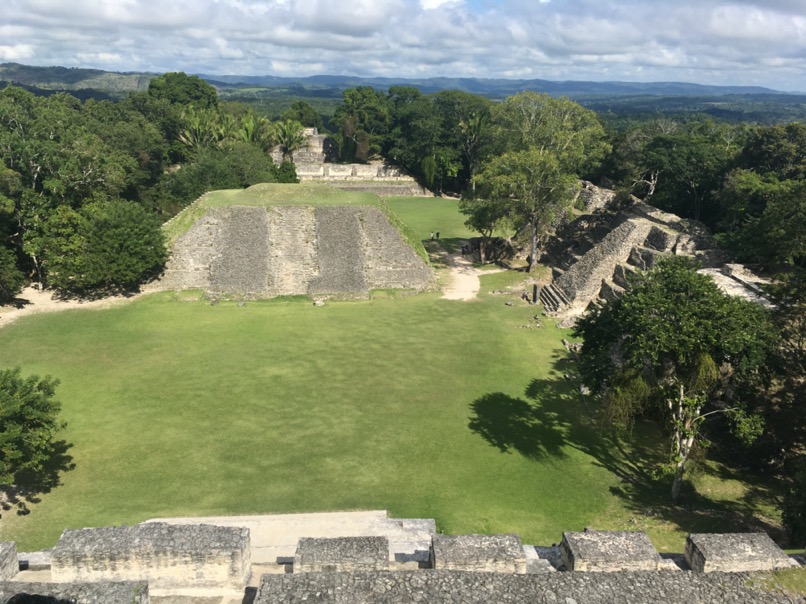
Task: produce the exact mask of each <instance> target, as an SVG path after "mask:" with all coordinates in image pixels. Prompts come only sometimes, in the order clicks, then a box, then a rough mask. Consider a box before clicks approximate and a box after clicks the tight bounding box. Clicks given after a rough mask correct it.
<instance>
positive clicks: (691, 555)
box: [685, 533, 795, 572]
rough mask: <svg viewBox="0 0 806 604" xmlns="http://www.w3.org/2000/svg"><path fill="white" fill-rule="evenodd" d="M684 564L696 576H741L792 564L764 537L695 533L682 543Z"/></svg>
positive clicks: (792, 563) (759, 535) (739, 534)
mask: <svg viewBox="0 0 806 604" xmlns="http://www.w3.org/2000/svg"><path fill="white" fill-rule="evenodd" d="M685 557H686V563H687V564H688V566H689V568H691V570H693V571H697V572H713V571H724V572H744V571H759V570H772V569H775V568H787V567H789V566H793V565H794V564H795V563H794V562H793V561H792V560H791V559H790V558H789V556H787V555H786V554H785V553H784V551H783V550H782V549H781V548H780V547H778V546H777V545H776V544H775V542H774V541H773V540H772V539H770V537H769V535H767V534H766V533H698V534H692V535H689V536H688V538H687V539H686V552H685Z"/></svg>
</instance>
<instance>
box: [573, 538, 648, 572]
mask: <svg viewBox="0 0 806 604" xmlns="http://www.w3.org/2000/svg"><path fill="white" fill-rule="evenodd" d="M560 554H561V555H562V561H563V565H564V566H565V568H566V569H567V570H576V571H605V572H614V571H644V570H658V569H659V568H660V563H661V558H660V555H659V554H658V552H657V550H656V549H655V548H654V546H653V545H652V542H651V541H650V540H649V537H647V536H646V533H642V532H631V531H589V530H585V531H583V532H579V533H563V540H562V543H561V544H560Z"/></svg>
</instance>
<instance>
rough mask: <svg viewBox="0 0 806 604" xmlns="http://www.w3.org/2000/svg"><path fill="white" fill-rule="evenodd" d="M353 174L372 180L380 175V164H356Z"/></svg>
mask: <svg viewBox="0 0 806 604" xmlns="http://www.w3.org/2000/svg"><path fill="white" fill-rule="evenodd" d="M353 176H355V177H356V178H362V179H366V180H372V179H374V178H377V177H378V166H375V165H372V164H366V165H365V164H354V165H353Z"/></svg>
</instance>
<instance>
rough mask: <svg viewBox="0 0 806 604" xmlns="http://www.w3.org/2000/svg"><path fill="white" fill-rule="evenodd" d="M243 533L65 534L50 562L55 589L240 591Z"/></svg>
mask: <svg viewBox="0 0 806 604" xmlns="http://www.w3.org/2000/svg"><path fill="white" fill-rule="evenodd" d="M250 554H251V549H250V543H249V529H247V528H234V527H221V526H210V525H205V524H199V525H195V526H179V525H173V524H165V523H157V522H154V523H145V524H138V525H136V526H116V527H105V528H88V529H80V530H66V531H64V532H63V533H62V536H61V537H60V538H59V542H58V543H57V544H56V547H55V548H54V549H53V553H52V556H51V574H52V577H53V579H54V580H55V581H57V582H60V583H74V582H97V581H147V582H148V584H149V585H150V586H151V587H152V588H158V589H170V588H176V587H191V588H230V589H236V590H243V589H244V588H245V587H246V584H247V581H248V579H249V574H250V571H251V563H250Z"/></svg>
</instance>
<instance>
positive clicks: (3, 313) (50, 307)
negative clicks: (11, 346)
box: [0, 287, 149, 327]
mask: <svg viewBox="0 0 806 604" xmlns="http://www.w3.org/2000/svg"><path fill="white" fill-rule="evenodd" d="M146 293H149V292H148V291H143V292H140V293H137V294H133V295H131V296H110V297H108V298H101V299H99V300H79V299H69V300H61V299H57V298H54V297H53V295H54V293H53V291H48V290H46V291H40V290H38V289H36V288H35V287H27V288H25V289H24V290H22V292H21V293H20V294H19V295H18V296H17V298H16V304H13V305H7V306H0V327H4V326H6V325H10V324H11V323H13V322H14V321H16V320H17V319H19V318H20V317H25V316H28V315H33V314H37V313H43V312H56V311H60V310H70V309H73V308H109V307H111V306H117V305H119V304H126V303H127V302H131V301H132V300H135V299H136V298H139V297H140V296H142V295H143V294H146Z"/></svg>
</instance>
